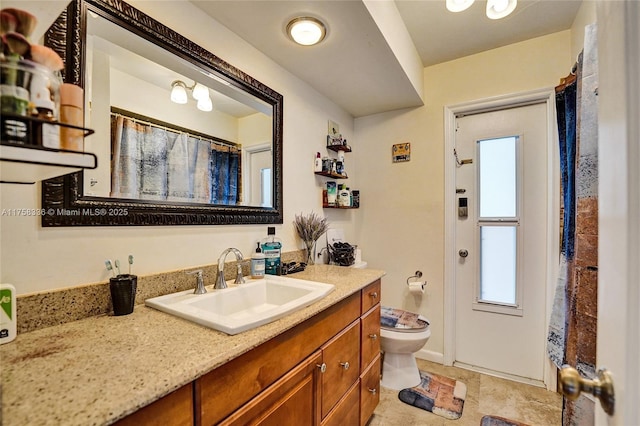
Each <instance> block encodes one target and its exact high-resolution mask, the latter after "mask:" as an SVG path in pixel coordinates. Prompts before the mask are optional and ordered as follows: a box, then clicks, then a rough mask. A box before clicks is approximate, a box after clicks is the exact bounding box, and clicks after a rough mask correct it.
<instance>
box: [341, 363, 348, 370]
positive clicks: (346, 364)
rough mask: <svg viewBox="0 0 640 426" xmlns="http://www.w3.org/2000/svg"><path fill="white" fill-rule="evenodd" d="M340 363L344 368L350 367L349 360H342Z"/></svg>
mask: <svg viewBox="0 0 640 426" xmlns="http://www.w3.org/2000/svg"><path fill="white" fill-rule="evenodd" d="M340 365H341V366H342V368H344V369H345V370H348V369H349V361H346V362H341V363H340Z"/></svg>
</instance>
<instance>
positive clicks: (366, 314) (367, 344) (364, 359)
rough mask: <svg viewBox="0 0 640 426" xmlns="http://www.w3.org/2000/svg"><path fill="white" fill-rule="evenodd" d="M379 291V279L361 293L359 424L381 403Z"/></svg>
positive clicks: (363, 423) (362, 423)
mask: <svg viewBox="0 0 640 426" xmlns="http://www.w3.org/2000/svg"><path fill="white" fill-rule="evenodd" d="M380 290H381V282H380V280H377V281H375V282H373V283H371V284H369V285H368V286H367V287H365V288H363V289H362V290H361V317H360V329H361V333H360V381H359V382H360V401H359V405H360V425H365V424H366V423H367V421H368V420H369V418H370V417H371V415H372V414H373V411H374V410H375V408H376V406H377V405H378V402H380V372H381V370H380Z"/></svg>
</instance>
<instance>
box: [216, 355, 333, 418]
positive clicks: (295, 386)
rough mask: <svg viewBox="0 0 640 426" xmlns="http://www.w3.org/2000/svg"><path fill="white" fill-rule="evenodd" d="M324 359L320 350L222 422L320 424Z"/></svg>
mask: <svg viewBox="0 0 640 426" xmlns="http://www.w3.org/2000/svg"><path fill="white" fill-rule="evenodd" d="M321 360H322V355H321V352H320V351H317V352H316V353H314V354H313V355H311V356H310V357H309V358H307V359H306V360H305V361H303V362H302V363H301V364H299V365H298V366H297V367H295V368H294V369H293V370H291V371H290V372H289V373H287V374H286V375H285V376H283V377H282V378H281V379H280V380H278V381H277V382H275V383H274V384H273V385H271V386H269V387H268V388H267V389H265V390H264V391H263V392H262V393H260V394H259V395H258V396H256V397H255V398H253V399H252V400H251V401H249V402H248V403H247V404H245V405H244V406H243V407H242V408H240V409H239V410H237V411H236V412H235V413H233V414H232V415H230V416H229V417H227V418H226V419H225V420H223V421H222V422H220V423H219V425H225V426H226V425H229V426H230V425H234V426H235V425H237V426H240V425H261V426H282V425H317V424H319V423H320V412H319V405H320V404H319V403H320V401H319V395H320V392H319V391H320V380H318V374H319V373H320V368H319V365H321V364H322V361H321ZM220 391H221V392H224V390H220Z"/></svg>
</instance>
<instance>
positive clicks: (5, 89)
mask: <svg viewBox="0 0 640 426" xmlns="http://www.w3.org/2000/svg"><path fill="white" fill-rule="evenodd" d="M0 66H1V72H0V103H1V111H2V113H3V114H13V115H20V116H27V115H38V110H41V111H42V110H49V111H51V116H52V117H53V119H54V120H57V119H58V117H59V111H60V84H61V83H62V79H61V77H60V73H58V72H53V71H51V70H50V69H49V68H47V67H45V66H43V65H40V64H37V63H35V62H32V61H29V60H26V59H18V58H15V57H11V56H10V57H8V58H2V59H0Z"/></svg>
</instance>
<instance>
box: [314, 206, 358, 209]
mask: <svg viewBox="0 0 640 426" xmlns="http://www.w3.org/2000/svg"><path fill="white" fill-rule="evenodd" d="M322 208H323V209H342V210H349V209H358V208H360V207H352V206H349V207H341V206H322Z"/></svg>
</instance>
